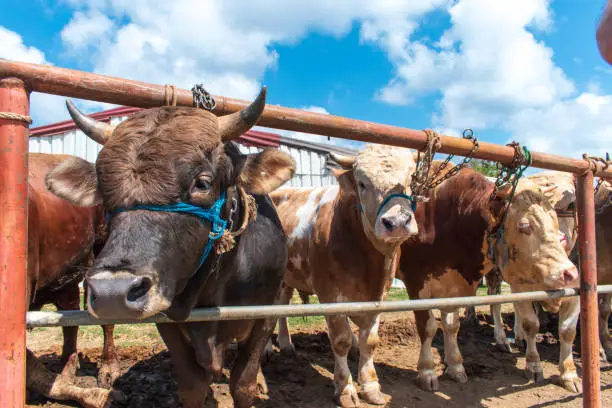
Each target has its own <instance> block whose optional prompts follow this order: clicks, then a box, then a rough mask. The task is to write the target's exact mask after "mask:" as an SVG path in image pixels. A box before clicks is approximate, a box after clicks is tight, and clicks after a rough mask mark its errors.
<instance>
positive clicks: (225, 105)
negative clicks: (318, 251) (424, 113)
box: [0, 58, 612, 178]
mask: <svg viewBox="0 0 612 408" xmlns="http://www.w3.org/2000/svg"><path fill="white" fill-rule="evenodd" d="M8 76H14V77H18V78H21V79H22V80H23V81H24V82H25V83H26V84H27V85H28V87H29V88H30V90H32V91H36V92H44V93H49V94H54V95H63V96H69V97H74V98H81V99H89V100H95V101H100V102H109V103H115V104H121V105H127V106H137V107H141V108H151V107H155V106H161V105H164V104H165V101H166V100H167V97H168V95H166V92H168V91H169V90H170V89H171V88H169V87H166V86H164V85H155V84H150V83H146V82H140V81H132V80H128V79H123V78H116V77H111V76H106V75H99V74H93V73H89V72H84V71H77V70H71V69H66V68H58V67H50V66H47V65H38V64H28V63H24V62H15V61H9V60H5V59H1V58H0V78H2V77H8ZM173 92H175V93H176V100H177V105H179V106H192V104H193V99H192V94H191V92H190V91H188V90H185V89H179V88H176V90H175V91H173ZM214 98H215V101H216V108H215V111H214V112H215V114H217V115H226V114H228V113H232V112H236V111H238V110H240V109H243V108H244V107H246V106H247V105H248V104H249V103H250V102H248V101H243V100H239V99H232V98H226V97H222V96H216V95H215V96H214ZM258 125H261V126H267V127H271V128H277V129H287V130H294V131H299V132H306V133H314V134H319V135H324V136H332V137H338V138H343V139H351V140H359V141H362V142H372V143H382V144H389V145H394V146H402V147H408V148H413V149H424V148H425V144H426V142H427V136H426V135H425V132H423V131H422V130H414V129H407V128H402V127H398V126H390V125H382V124H379V123H374V122H367V121H363V120H356V119H349V118H344V117H340V116H334V115H324V114H320V113H314V112H306V111H303V110H299V109H291V108H285V107H281V106H277V105H266V108H265V110H264V112H263V115H262V117H261V119H260V120H259V122H258ZM471 150H472V142H470V141H469V140H465V139H462V138H459V137H450V136H442V137H441V148H440V149H439V152H440V153H448V154H457V155H463V156H465V155H468V154H470V152H471ZM532 153H533V164H532V165H533V167H539V168H544V169H550V170H559V171H566V172H573V173H584V171H586V170H588V169H589V166H590V165H589V163H588V162H587V161H586V160H581V159H573V158H568V157H563V156H556V155H552V154H548V153H541V152H532ZM474 157H476V158H479V159H485V160H493V161H498V162H501V163H505V164H509V163H511V162H512V160H513V158H514V149H513V148H511V147H508V146H500V145H496V144H493V143H487V142H480V148H479V150H478V151H477V152H475V153H474ZM595 175H596V176H603V177H606V178H612V166H610V167H609V168H608V169H597V170H596V172H595Z"/></svg>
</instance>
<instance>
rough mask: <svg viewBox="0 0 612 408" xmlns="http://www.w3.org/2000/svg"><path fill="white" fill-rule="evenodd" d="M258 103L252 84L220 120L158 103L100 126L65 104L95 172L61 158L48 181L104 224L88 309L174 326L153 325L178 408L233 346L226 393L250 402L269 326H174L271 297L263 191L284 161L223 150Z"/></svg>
mask: <svg viewBox="0 0 612 408" xmlns="http://www.w3.org/2000/svg"><path fill="white" fill-rule="evenodd" d="M265 104H266V88H262V90H261V92H260V94H259V96H258V97H257V99H256V100H255V101H254V102H253V103H251V104H250V105H249V106H247V107H245V108H244V109H242V110H241V111H239V112H235V113H232V114H229V115H225V116H221V117H217V116H215V115H214V114H212V113H211V112H209V111H206V110H204V109H196V108H189V107H178V106H165V107H159V108H153V109H147V110H143V111H141V112H138V113H136V114H134V115H133V116H131V117H129V118H128V119H127V120H125V121H124V122H122V123H121V124H119V125H117V126H111V125H108V124H106V123H103V122H98V121H95V120H93V119H91V118H89V117H87V116H85V115H84V114H82V113H81V112H79V111H78V110H77V109H76V107H75V106H74V105H73V104H71V103H70V102H69V103H68V109H69V112H70V115H71V116H72V118H73V119H74V121H75V123H76V124H77V126H78V127H79V128H80V129H81V130H83V132H84V133H85V134H86V135H87V136H89V137H90V138H92V139H94V140H96V141H98V142H99V143H101V144H103V145H104V147H103V149H102V150H101V151H100V154H99V155H98V158H97V160H96V163H95V165H94V164H92V163H89V162H87V161H85V160H82V159H79V158H72V159H69V160H66V161H64V162H63V163H62V164H60V165H59V166H57V167H56V168H55V169H54V170H53V171H52V172H50V173H49V174H48V175H47V179H46V181H47V187H48V188H49V189H50V190H51V191H53V192H54V193H55V194H57V195H59V196H60V197H62V198H64V199H66V200H68V201H70V202H72V203H75V204H77V205H83V206H95V205H97V204H102V205H103V206H104V209H105V210H106V211H107V212H108V214H109V217H110V221H109V224H108V228H109V232H108V239H107V240H106V241H105V243H104V247H103V248H102V250H101V251H100V254H99V255H98V256H97V257H96V258H95V261H94V265H93V267H92V268H91V269H89V270H88V271H87V274H86V279H87V284H88V287H89V292H88V296H87V302H88V311H89V313H90V314H91V315H93V316H95V317H99V318H105V319H125V318H131V319H145V318H147V317H150V316H154V315H156V314H157V313H164V314H166V315H167V316H168V317H169V318H171V319H173V320H175V321H177V323H176V324H169V323H160V324H158V325H157V327H158V330H159V333H160V335H161V336H162V338H163V340H164V342H165V343H166V345H167V346H168V350H169V351H170V356H171V358H172V364H173V370H174V372H175V374H176V377H177V383H178V387H179V399H180V401H181V403H182V404H183V406H184V407H186V408H188V407H189V408H201V407H202V406H203V405H204V403H205V401H206V399H207V398H208V396H209V395H211V394H210V384H211V382H212V381H213V380H214V378H215V377H218V376H220V375H222V368H223V365H222V363H223V357H224V354H225V351H226V350H227V346H228V345H229V344H230V343H231V342H232V341H233V340H234V339H236V340H237V341H238V350H237V355H236V360H235V362H234V365H233V367H232V370H231V375H230V379H229V383H230V392H231V395H232V398H233V401H234V405H235V406H236V407H245V408H246V407H249V406H251V403H252V402H253V400H254V398H255V395H256V392H257V384H258V374H260V373H261V369H260V357H261V353H262V352H263V349H264V347H265V345H266V342H267V341H268V338H269V337H270V334H271V332H272V331H273V329H274V324H275V322H276V319H271V318H269V319H243V320H232V321H211V322H192V323H184V322H183V321H184V320H185V319H186V318H187V317H188V316H189V314H190V312H191V310H192V309H193V308H194V307H215V306H246V305H265V304H271V303H273V302H278V301H280V299H279V298H278V295H279V292H280V287H281V282H282V279H283V275H284V273H285V269H286V263H287V247H286V242H285V241H286V238H285V234H284V232H283V229H282V225H281V223H280V220H279V219H278V216H277V214H276V211H275V209H274V204H273V203H272V201H271V200H270V198H269V197H268V196H267V193H268V192H269V191H272V190H274V189H276V188H277V187H278V186H280V185H282V184H283V183H285V182H286V181H288V180H289V179H290V178H291V177H292V176H293V174H294V172H295V162H294V161H293V160H292V159H291V157H290V156H288V155H286V154H285V153H282V152H280V151H278V150H276V149H266V150H264V151H262V152H260V153H257V154H250V155H243V154H241V153H240V151H239V150H238V147H237V145H236V144H235V143H234V142H232V140H233V139H236V138H238V137H239V136H240V135H241V134H243V133H244V132H246V131H248V130H249V129H250V128H251V127H252V126H253V125H255V124H256V123H257V121H258V120H259V118H260V117H261V115H262V113H263V110H264V107H265ZM259 377H261V376H259ZM261 385H262V386H263V385H264V384H263V383H262V384H261Z"/></svg>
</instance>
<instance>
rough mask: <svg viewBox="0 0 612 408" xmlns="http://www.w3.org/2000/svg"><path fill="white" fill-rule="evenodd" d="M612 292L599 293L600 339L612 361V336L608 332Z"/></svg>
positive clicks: (608, 357) (604, 351)
mask: <svg viewBox="0 0 612 408" xmlns="http://www.w3.org/2000/svg"><path fill="white" fill-rule="evenodd" d="M611 299H612V294H610V293H603V294H601V295H599V341H600V342H601V347H602V349H603V356H602V357H605V359H606V360H608V361H609V362H612V337H610V334H609V332H608V318H609V317H610V300H611Z"/></svg>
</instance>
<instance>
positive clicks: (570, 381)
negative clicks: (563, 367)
mask: <svg viewBox="0 0 612 408" xmlns="http://www.w3.org/2000/svg"><path fill="white" fill-rule="evenodd" d="M559 385H560V386H561V387H563V388H565V389H566V390H568V391H569V392H573V393H574V394H579V393H581V392H582V381H580V378H579V377H578V376H577V375H576V373H572V374H571V375H568V376H566V377H565V378H563V377H561V378H560V379H559Z"/></svg>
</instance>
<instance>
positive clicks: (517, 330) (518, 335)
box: [514, 303, 525, 347]
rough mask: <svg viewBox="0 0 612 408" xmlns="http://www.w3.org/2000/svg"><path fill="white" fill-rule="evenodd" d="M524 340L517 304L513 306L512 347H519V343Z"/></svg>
mask: <svg viewBox="0 0 612 408" xmlns="http://www.w3.org/2000/svg"><path fill="white" fill-rule="evenodd" d="M524 340H525V333H524V332H523V324H522V323H521V314H520V313H519V309H518V306H517V304H516V303H515V304H514V345H515V346H517V347H518V346H519V343H520V342H521V341H524Z"/></svg>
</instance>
